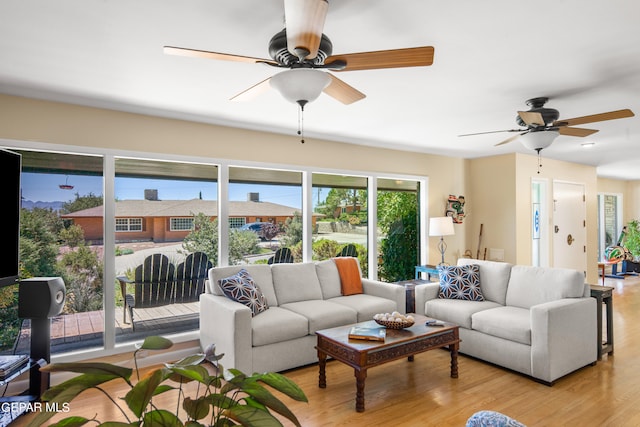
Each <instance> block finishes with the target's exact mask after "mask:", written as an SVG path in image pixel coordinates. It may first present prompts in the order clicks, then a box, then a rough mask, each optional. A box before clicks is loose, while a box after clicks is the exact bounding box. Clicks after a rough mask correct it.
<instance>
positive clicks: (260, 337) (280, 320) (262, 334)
mask: <svg viewBox="0 0 640 427" xmlns="http://www.w3.org/2000/svg"><path fill="white" fill-rule="evenodd" d="M306 335H309V321H308V320H307V318H306V317H304V316H301V315H299V314H297V313H294V312H293V311H291V310H285V309H284V308H280V307H272V308H270V309H269V310H267V311H264V312H262V313H260V314H258V315H257V316H255V317H254V318H253V319H251V338H252V345H253V346H254V347H258V346H261V345H267V344H273V343H279V342H283V341H289V340H293V339H296V338H300V337H304V336H306Z"/></svg>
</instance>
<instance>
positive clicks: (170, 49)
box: [164, 46, 278, 66]
mask: <svg viewBox="0 0 640 427" xmlns="http://www.w3.org/2000/svg"><path fill="white" fill-rule="evenodd" d="M164 53H165V54H167V55H178V56H189V57H192V58H205V59H219V60H222V61H235V62H250V63H254V64H255V63H265V64H269V65H275V66H277V65H278V63H277V62H275V61H272V60H270V59H263V58H252V57H250V56H241V55H231V54H228V53H218V52H209V51H207V50H197V49H187V48H184V47H175V46H165V47H164Z"/></svg>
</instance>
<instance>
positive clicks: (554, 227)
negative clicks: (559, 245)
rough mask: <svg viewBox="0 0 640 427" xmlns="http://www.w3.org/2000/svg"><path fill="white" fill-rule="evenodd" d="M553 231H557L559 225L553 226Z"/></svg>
mask: <svg viewBox="0 0 640 427" xmlns="http://www.w3.org/2000/svg"><path fill="white" fill-rule="evenodd" d="M553 231H554V232H556V233H557V232H558V231H560V227H558V226H557V225H555V226H553Z"/></svg>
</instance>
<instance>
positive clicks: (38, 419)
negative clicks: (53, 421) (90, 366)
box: [29, 378, 90, 427]
mask: <svg viewBox="0 0 640 427" xmlns="http://www.w3.org/2000/svg"><path fill="white" fill-rule="evenodd" d="M74 379H75V378H74ZM72 380H73V379H72ZM72 380H69V381H67V383H68V382H72ZM61 386H62V384H60V385H58V386H56V387H58V389H57V390H56V391H55V392H54V393H52V394H55V396H53V397H51V398H50V399H48V400H47V401H48V402H55V403H65V402H70V401H71V400H72V399H73V398H75V397H76V396H78V395H79V394H80V393H82V392H83V391H85V390H86V389H88V388H90V387H87V386H86V385H85V384H83V383H82V382H78V383H73V384H71V385H68V386H67V387H66V388H60V387H61ZM50 390H51V389H50ZM43 399H44V395H43ZM55 414H56V412H55V411H43V412H40V413H38V415H36V416H35V418H33V420H32V421H31V422H30V423H29V426H30V427H31V426H33V427H39V426H41V425H44V422H45V421H47V420H48V419H49V418H51V417H53V416H54V415H55Z"/></svg>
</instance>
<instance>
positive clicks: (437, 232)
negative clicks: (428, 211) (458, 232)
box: [429, 216, 455, 265]
mask: <svg viewBox="0 0 640 427" xmlns="http://www.w3.org/2000/svg"><path fill="white" fill-rule="evenodd" d="M453 234H455V230H454V229H453V218H451V217H450V216H441V217H434V218H429V236H440V241H439V242H438V250H439V251H440V256H441V257H442V260H441V261H440V264H438V265H448V264H446V263H445V262H444V252H445V251H446V250H447V244H446V243H445V242H444V236H451V235H453Z"/></svg>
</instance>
